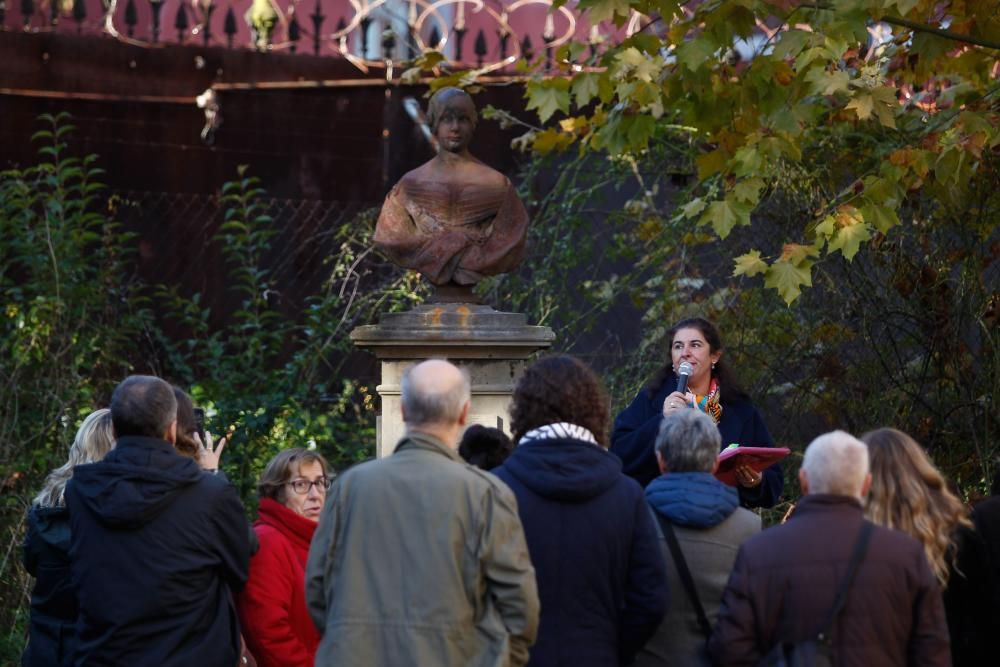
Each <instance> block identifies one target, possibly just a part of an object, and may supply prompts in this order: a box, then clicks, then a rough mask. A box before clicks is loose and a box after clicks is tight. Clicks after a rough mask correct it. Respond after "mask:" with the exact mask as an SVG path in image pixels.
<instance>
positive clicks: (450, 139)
mask: <svg viewBox="0 0 1000 667" xmlns="http://www.w3.org/2000/svg"><path fill="white" fill-rule="evenodd" d="M427 120H428V122H429V123H430V126H431V130H433V132H434V136H435V137H436V138H437V140H438V146H440V148H441V150H443V151H448V152H450V153H461V152H462V151H464V150H465V149H466V148H468V146H469V142H471V141H472V133H473V131H475V129H476V123H477V122H478V120H479V117H478V115H477V114H476V105H475V103H474V102H473V101H472V97H471V96H470V95H469V94H468V93H467V92H465V91H464V90H462V89H461V88H442V89H441V90H439V91H437V92H436V93H434V95H433V96H431V101H430V103H429V104H428V105H427Z"/></svg>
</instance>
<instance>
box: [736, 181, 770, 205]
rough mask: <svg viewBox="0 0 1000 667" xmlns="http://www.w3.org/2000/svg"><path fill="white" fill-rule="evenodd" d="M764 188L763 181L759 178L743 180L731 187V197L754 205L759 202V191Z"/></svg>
mask: <svg viewBox="0 0 1000 667" xmlns="http://www.w3.org/2000/svg"><path fill="white" fill-rule="evenodd" d="M763 187H764V181H763V179H760V178H756V177H754V178H745V179H743V180H741V181H739V182H737V183H736V185H734V186H733V189H732V193H733V197H734V198H735V199H736V200H737V201H742V202H746V203H747V204H751V205H754V204H756V203H757V202H758V201H760V191H761V189H762V188H763Z"/></svg>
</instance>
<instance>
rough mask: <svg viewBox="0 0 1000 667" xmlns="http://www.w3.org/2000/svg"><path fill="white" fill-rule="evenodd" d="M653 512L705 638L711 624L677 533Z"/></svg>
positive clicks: (665, 519)
mask: <svg viewBox="0 0 1000 667" xmlns="http://www.w3.org/2000/svg"><path fill="white" fill-rule="evenodd" d="M653 514H655V515H656V518H657V520H658V521H659V522H660V528H661V529H662V530H663V536H664V537H665V538H667V546H668V547H670V555H671V556H672V557H673V559H674V567H676V568H677V574H679V575H680V577H681V583H682V584H684V590H685V591H686V592H687V596H688V599H689V600H691V604H692V606H694V612H695V614H697V615H698V627H699V628H701V632H702V634H703V635H705V639H706V640H707V639H708V638H709V636H711V634H712V624H711V623H709V622H708V617H707V616H705V609H704V608H703V607H702V606H701V599H700V598H699V597H698V591H697V590H695V587H694V580H693V579H692V578H691V571H690V570H689V569H688V566H687V561H686V560H685V559H684V552H683V551H681V545H680V543H679V542H678V541H677V535H676V534H675V533H674V526H673V524H671V523H670V521H669V520H667V517H665V516H663V515H662V514H660V513H659V512H657V511H655V510H654V511H653Z"/></svg>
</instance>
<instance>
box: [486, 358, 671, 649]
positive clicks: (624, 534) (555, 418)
mask: <svg viewBox="0 0 1000 667" xmlns="http://www.w3.org/2000/svg"><path fill="white" fill-rule="evenodd" d="M607 424H608V399H607V397H606V396H605V394H604V390H603V389H602V387H601V385H600V382H599V381H598V379H597V377H596V375H594V372H593V371H591V370H590V369H589V368H588V367H587V366H586V365H584V364H583V363H582V362H580V361H579V360H577V359H574V358H573V357H569V356H562V355H560V356H550V357H545V358H543V359H541V360H540V361H538V362H536V363H534V364H532V365H531V366H530V367H529V368H528V369H527V370H526V371H525V373H524V376H523V377H522V378H521V379H520V381H519V382H518V384H517V388H516V389H515V390H514V403H513V407H512V409H511V427H512V428H513V431H514V441H515V442H517V446H516V447H515V449H514V452H513V453H512V454H511V455H510V456H509V457H508V458H507V460H506V461H505V462H504V463H503V465H501V466H500V467H499V468H495V469H493V471H492V472H493V473H494V474H496V475H497V476H498V477H499V478H500V479H502V480H503V481H504V482H506V483H507V484H508V485H509V486H510V488H511V490H513V491H514V495H515V496H516V497H517V507H518V513H519V514H520V516H521V522H522V523H523V524H524V533H525V536H526V538H527V541H528V552H529V553H530V555H531V562H532V563H533V564H534V566H535V576H536V578H537V580H538V596H539V599H540V600H541V603H542V613H541V617H540V619H539V628H538V639H537V641H536V642H535V646H534V647H533V648H532V649H531V657H530V660H529V662H528V665H539V666H544V667H558V666H559V665H565V666H566V667H570V666H572V667H588V666H593V667H607V666H608V665H615V664H619V663H620V664H629V663H630V662H631V661H632V659H633V658H634V656H635V654H636V652H637V651H638V650H639V649H640V648H641V647H642V645H643V644H645V643H646V640H648V639H649V637H650V636H651V635H652V634H653V632H654V631H655V630H656V628H657V626H658V625H659V623H660V619H661V618H662V617H663V615H664V613H666V610H667V601H668V599H667V595H668V590H667V579H666V570H665V568H664V566H663V557H662V556H661V555H660V550H659V543H658V539H657V535H656V529H655V528H654V526H653V520H652V517H651V515H650V513H649V508H648V507H647V505H646V500H645V497H644V496H643V492H642V487H640V486H639V485H638V484H637V483H636V482H635V480H632V479H629V478H628V477H626V476H625V475H623V474H622V472H621V462H620V461H619V460H618V459H617V458H616V457H614V456H612V455H611V454H610V453H608V451H607Z"/></svg>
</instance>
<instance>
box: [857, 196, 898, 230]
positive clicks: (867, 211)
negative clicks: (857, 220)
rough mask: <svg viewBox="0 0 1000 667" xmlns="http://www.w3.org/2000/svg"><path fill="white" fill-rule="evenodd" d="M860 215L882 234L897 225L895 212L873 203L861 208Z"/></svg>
mask: <svg viewBox="0 0 1000 667" xmlns="http://www.w3.org/2000/svg"><path fill="white" fill-rule="evenodd" d="M861 215H862V216H864V219H865V220H866V221H867V222H870V223H871V224H872V225H874V226H875V229H877V230H879V231H880V232H882V233H883V234H885V233H886V232H888V231H889V230H890V229H892V228H893V227H895V226H896V225H898V224H899V216H898V215H896V211H894V210H893V209H891V208H889V207H888V206H880V205H879V204H876V203H874V202H871V203H868V204H866V205H865V206H862V207H861Z"/></svg>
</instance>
